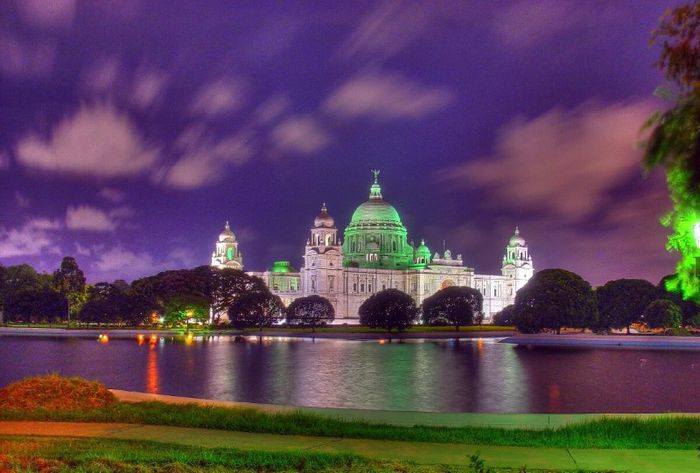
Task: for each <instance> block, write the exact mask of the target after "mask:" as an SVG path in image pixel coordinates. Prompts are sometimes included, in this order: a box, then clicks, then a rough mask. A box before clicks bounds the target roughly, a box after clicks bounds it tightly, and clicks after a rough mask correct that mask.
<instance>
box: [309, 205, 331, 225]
mask: <svg viewBox="0 0 700 473" xmlns="http://www.w3.org/2000/svg"><path fill="white" fill-rule="evenodd" d="M314 227H316V228H322V227H323V228H335V220H333V217H331V216H330V215H329V214H328V209H327V208H326V204H325V203H324V204H323V207H321V213H319V214H318V215H317V216H316V218H315V219H314Z"/></svg>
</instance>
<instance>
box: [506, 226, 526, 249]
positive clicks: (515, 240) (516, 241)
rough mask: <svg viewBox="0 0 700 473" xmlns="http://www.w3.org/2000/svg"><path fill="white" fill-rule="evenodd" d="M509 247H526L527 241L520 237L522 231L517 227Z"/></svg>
mask: <svg viewBox="0 0 700 473" xmlns="http://www.w3.org/2000/svg"><path fill="white" fill-rule="evenodd" d="M508 246H525V239H524V238H523V237H521V236H520V230H518V227H515V233H514V234H513V236H512V237H510V240H509V241H508Z"/></svg>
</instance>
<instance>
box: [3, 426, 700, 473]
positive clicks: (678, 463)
mask: <svg viewBox="0 0 700 473" xmlns="http://www.w3.org/2000/svg"><path fill="white" fill-rule="evenodd" d="M0 435H41V436H51V437H102V438H112V439H125V440H150V441H156V442H165V443H173V444H180V445H190V446H199V447H209V448H213V447H224V448H225V447H228V448H238V449H242V450H261V451H277V452H283V451H299V450H304V451H309V452H326V453H354V454H357V455H361V456H364V457H367V458H373V459H391V460H403V461H413V462H416V463H420V464H452V465H459V464H468V463H469V459H468V457H469V455H471V454H472V453H474V452H476V451H477V450H478V451H479V452H480V454H481V457H482V458H483V459H484V460H485V461H486V462H487V464H488V465H489V466H494V467H520V466H523V465H526V466H527V467H529V468H540V469H574V470H575V469H584V470H594V469H598V470H616V471H628V472H635V473H661V472H674V473H686V472H687V473H690V472H693V473H697V472H698V471H700V459H699V458H698V454H697V452H696V451H694V450H613V449H609V450H597V449H565V448H526V447H498V446H483V445H480V446H475V445H461V444H445V443H428V442H399V441H389V440H364V439H340V438H330V437H310V436H300V435H274V434H255V433H245V432H229V431H220V430H208V429H191V428H183V427H168V426H154V425H138V424H99V423H74V422H0Z"/></svg>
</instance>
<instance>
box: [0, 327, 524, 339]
mask: <svg viewBox="0 0 700 473" xmlns="http://www.w3.org/2000/svg"><path fill="white" fill-rule="evenodd" d="M191 333H192V334H193V336H194V337H208V336H228V337H236V336H242V337H255V338H257V337H276V338H311V339H329V340H419V339H443V340H444V339H471V338H504V337H510V336H512V335H514V334H516V333H517V332H515V331H512V330H479V331H468V332H462V331H460V332H457V331H432V332H398V333H397V332H393V333H388V332H311V331H308V332H307V331H304V332H302V331H298V330H283V329H282V330H264V331H261V332H252V331H241V330H222V331H211V332H205V333H196V332H191ZM101 335H107V336H108V337H109V338H112V339H130V338H134V337H138V336H139V335H142V336H144V337H151V336H152V335H155V336H156V337H177V336H184V332H183V331H178V330H148V329H66V328H39V327H37V328H34V327H0V337H2V336H20V337H22V336H24V337H76V338H97V337H99V336H101Z"/></svg>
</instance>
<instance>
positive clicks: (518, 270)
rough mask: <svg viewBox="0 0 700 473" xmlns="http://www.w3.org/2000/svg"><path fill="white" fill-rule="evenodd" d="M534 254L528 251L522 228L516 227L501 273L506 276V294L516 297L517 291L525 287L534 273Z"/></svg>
mask: <svg viewBox="0 0 700 473" xmlns="http://www.w3.org/2000/svg"><path fill="white" fill-rule="evenodd" d="M534 271H535V270H534V267H533V266H532V256H530V252H529V251H528V248H527V244H526V243H525V239H524V238H523V237H521V236H520V230H519V229H518V227H515V233H513V236H512V237H510V240H508V244H507V245H506V253H505V255H503V265H502V266H501V274H502V275H503V276H505V277H506V278H507V279H506V286H507V288H508V289H507V291H506V294H505V296H506V297H509V298H515V293H516V292H518V289H520V288H521V287H523V286H524V285H525V284H526V283H527V282H528V281H529V280H530V278H531V277H532V275H533V273H534Z"/></svg>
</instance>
